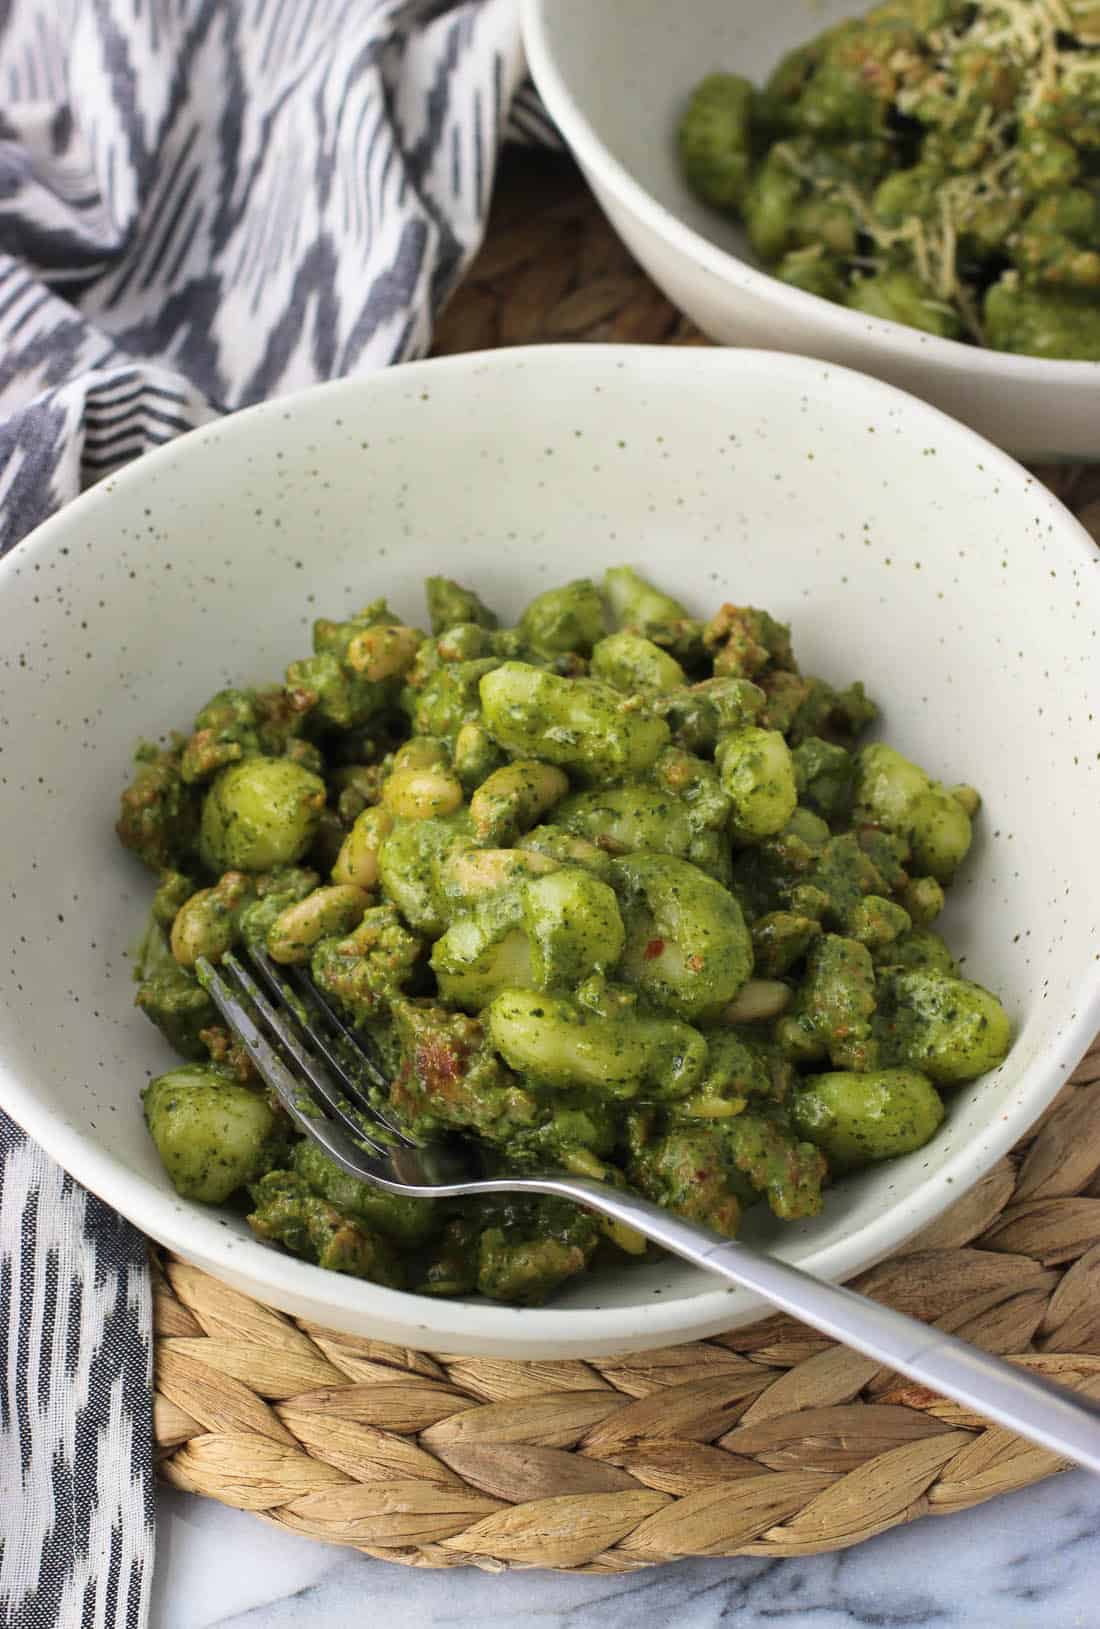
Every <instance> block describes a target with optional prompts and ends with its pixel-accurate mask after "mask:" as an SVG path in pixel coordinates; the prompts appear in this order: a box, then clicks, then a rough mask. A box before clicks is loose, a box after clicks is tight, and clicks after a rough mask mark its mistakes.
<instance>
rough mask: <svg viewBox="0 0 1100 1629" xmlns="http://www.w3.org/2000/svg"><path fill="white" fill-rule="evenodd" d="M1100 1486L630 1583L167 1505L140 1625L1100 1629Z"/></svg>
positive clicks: (173, 1501)
mask: <svg viewBox="0 0 1100 1629" xmlns="http://www.w3.org/2000/svg"><path fill="white" fill-rule="evenodd" d="M1098 1535H1100V1483H1098V1482H1096V1481H1094V1480H1093V1479H1092V1478H1091V1477H1087V1476H1086V1475H1085V1474H1084V1473H1083V1472H1075V1473H1073V1474H1072V1475H1069V1476H1062V1477H1057V1478H1055V1479H1053V1480H1052V1481H1050V1482H1047V1483H1045V1484H1043V1485H1042V1486H1040V1487H1035V1488H1028V1489H1026V1490H1024V1491H1023V1492H1021V1493H1016V1494H1011V1495H1009V1496H1008V1497H1006V1498H1003V1499H998V1500H994V1501H992V1502H991V1503H990V1504H987V1505H984V1506H982V1507H980V1508H979V1509H977V1510H972V1511H967V1512H964V1513H963V1514H962V1515H958V1516H951V1517H948V1518H942V1519H939V1520H934V1519H928V1520H925V1521H921V1522H917V1523H914V1524H913V1525H912V1526H909V1527H905V1528H899V1529H895V1531H894V1532H892V1533H885V1534H883V1535H882V1537H881V1538H877V1539H872V1540H871V1541H870V1542H869V1543H868V1544H864V1545H861V1546H860V1547H859V1548H857V1549H854V1550H847V1551H843V1552H841V1553H839V1554H836V1555H821V1556H812V1557H809V1558H807V1559H806V1560H799V1561H777V1562H767V1561H755V1560H734V1561H698V1562H684V1563H681V1564H680V1565H678V1566H672V1567H661V1568H656V1569H653V1570H651V1571H648V1572H642V1573H636V1574H634V1575H633V1576H630V1577H626V1578H570V1577H566V1576H561V1577H559V1576H556V1575H554V1574H539V1573H512V1574H509V1575H505V1576H501V1577H487V1576H486V1575H485V1574H484V1573H481V1572H477V1571H475V1570H473V1569H469V1570H466V1569H463V1570H458V1569H455V1570H453V1571H449V1572H445V1573H437V1572H420V1571H414V1570H412V1569H410V1568H407V1567H395V1566H387V1565H386V1564H385V1563H384V1562H380V1561H372V1560H369V1559H368V1558H367V1557H366V1556H360V1555H356V1554H354V1553H352V1552H345V1551H342V1550H339V1549H336V1548H333V1547H331V1546H328V1545H322V1544H315V1543H313V1542H312V1541H310V1540H308V1539H299V1538H295V1537H292V1536H290V1535H288V1534H283V1533H280V1532H279V1531H278V1530H277V1529H275V1528H272V1527H268V1526H267V1525H266V1524H265V1523H263V1522H260V1521H258V1520H257V1519H256V1518H255V1517H254V1516H249V1515H245V1514H242V1513H241V1512H239V1511H235V1510H225V1509H222V1508H221V1506H219V1505H215V1504H213V1503H211V1502H210V1501H207V1500H201V1499H195V1498H192V1497H190V1496H189V1495H185V1494H177V1493H171V1492H162V1494H161V1505H160V1527H159V1539H158V1545H157V1566H156V1574H155V1578H154V1584H153V1608H152V1613H151V1618H150V1625H149V1629H214V1626H215V1625H217V1626H218V1629H283V1626H284V1625H286V1626H289V1625H293V1626H294V1629H364V1626H366V1629H370V1626H375V1625H379V1624H384V1625H387V1626H388V1629H444V1626H446V1629H484V1626H485V1623H486V1620H491V1623H492V1629H532V1626H537V1629H597V1626H598V1629H665V1626H666V1625H669V1626H672V1629H717V1626H718V1625H719V1624H724V1623H727V1622H736V1624H737V1629H956V1626H958V1629H1040V1626H1041V1629H1096V1626H1097V1625H1098V1624H1100V1543H1097V1537H1098Z"/></svg>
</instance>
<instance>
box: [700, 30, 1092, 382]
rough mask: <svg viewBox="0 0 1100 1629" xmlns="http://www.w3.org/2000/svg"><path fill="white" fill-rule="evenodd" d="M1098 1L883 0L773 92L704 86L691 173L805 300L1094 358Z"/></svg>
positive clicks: (788, 61) (773, 83) (722, 83)
mask: <svg viewBox="0 0 1100 1629" xmlns="http://www.w3.org/2000/svg"><path fill="white" fill-rule="evenodd" d="M1098 17H1100V13H1098V12H1097V9H1096V6H1095V4H1094V3H1093V0H1060V3H1058V4H1043V3H1041V0H977V3H974V0H886V3H885V4H883V5H879V6H877V7H876V8H875V9H874V10H872V11H870V12H868V13H867V15H866V16H865V17H862V18H856V19H852V20H846V21H843V22H840V23H837V24H835V25H834V26H833V27H831V28H829V29H828V30H827V31H826V32H824V33H823V34H821V35H820V36H818V37H817V38H815V39H812V40H810V41H808V42H807V43H806V44H805V45H802V46H800V47H798V48H797V49H796V50H794V51H791V52H789V53H788V54H787V55H786V56H785V57H784V58H783V59H782V61H781V62H780V63H779V65H778V67H777V68H776V69H775V70H774V72H773V73H772V74H771V76H770V77H769V79H768V80H767V82H766V84H765V85H764V86H763V88H762V89H761V90H757V89H756V88H755V87H754V86H753V85H752V84H751V83H750V82H749V80H747V79H745V78H743V77H741V76H740V75H737V74H729V73H715V74H711V75H709V76H708V77H707V78H706V79H704V80H703V81H702V83H701V84H699V85H698V86H697V87H696V89H695V91H694V93H693V95H692V97H691V100H690V102H689V105H688V107H687V109H686V111H685V113H684V115H683V117H682V120H681V123H680V155H681V161H682V163H683V167H684V173H685V175H686V177H687V180H688V182H689V183H690V185H691V186H692V187H693V189H694V190H695V191H696V193H697V194H698V195H699V196H700V197H701V198H703V199H704V200H705V201H706V202H707V203H709V204H711V205H712V206H714V207H716V208H718V209H721V210H724V211H729V212H732V213H733V214H734V215H736V216H737V217H739V218H740V219H742V220H744V222H745V224H746V227H747V229H748V235H749V240H750V242H751V244H752V246H753V248H754V249H755V250H756V252H757V253H758V254H759V255H760V257H761V259H762V260H763V261H764V262H765V264H767V265H768V266H770V267H771V268H772V269H773V271H774V274H775V276H776V277H778V278H780V279H781V280H782V281H783V282H785V283H789V284H790V285H791V286H792V287H795V288H800V289H803V290H805V291H807V292H808V293H811V294H817V295H821V296H823V297H824V298H825V299H828V300H833V301H836V302H837V303H839V304H842V305H847V306H849V307H851V309H853V310H854V311H858V312H863V313H865V314H867V315H870V316H876V317H887V318H891V319H893V320H894V321H896V322H902V323H906V324H908V325H909V326H911V327H914V328H919V329H922V330H924V331H925V332H926V333H929V334H934V335H936V336H938V337H940V338H943V339H965V340H969V341H972V342H973V343H975V344H978V345H987V346H989V347H991V348H992V349H994V350H999V351H1014V352H1017V353H1020V354H1022V355H1026V356H1034V357H1044V358H1051V359H1061V358H1065V359H1079V360H1085V361H1094V362H1095V361H1100V22H1098Z"/></svg>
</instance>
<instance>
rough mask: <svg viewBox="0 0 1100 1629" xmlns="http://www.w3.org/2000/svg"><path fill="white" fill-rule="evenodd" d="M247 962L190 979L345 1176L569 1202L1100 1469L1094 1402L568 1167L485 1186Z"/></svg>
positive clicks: (284, 987)
mask: <svg viewBox="0 0 1100 1629" xmlns="http://www.w3.org/2000/svg"><path fill="white" fill-rule="evenodd" d="M246 954H248V955H249V957H250V959H251V962H252V964H253V966H254V968H255V970H256V973H257V974H258V975H259V979H258V980H257V978H255V977H253V974H252V972H250V971H249V969H248V967H246V966H245V965H244V963H243V961H242V960H241V959H240V958H238V957H237V956H236V955H228V956H226V957H225V958H224V960H223V961H222V962H221V963H220V965H219V966H218V967H213V966H212V965H211V964H210V963H209V962H207V961H206V960H205V959H202V958H200V960H199V962H198V964H197V968H196V971H197V973H198V976H199V978H200V980H201V982H202V984H203V985H204V987H205V988H206V989H207V991H208V992H209V994H210V995H211V997H212V998H213V1000H214V1002H215V1003H216V1005H217V1006H218V1008H219V1009H220V1011H221V1013H222V1015H223V1017H224V1018H225V1020H226V1023H227V1024H228V1025H229V1027H230V1028H231V1029H232V1030H233V1031H234V1033H235V1034H236V1035H237V1036H238V1037H239V1039H240V1040H241V1042H242V1043H243V1045H244V1047H245V1048H246V1050H247V1052H248V1054H249V1056H250V1057H251V1058H252V1061H253V1062H254V1063H255V1065H256V1068H257V1069H258V1070H259V1072H260V1075H261V1076H262V1077H263V1079H264V1080H265V1081H266V1083H267V1085H268V1086H270V1087H271V1089H272V1090H273V1091H274V1092H275V1094H276V1095H277V1097H278V1098H279V1101H280V1102H281V1103H282V1105H283V1107H284V1108H285V1109H286V1111H287V1113H288V1114H289V1115H290V1117H291V1119H292V1120H293V1121H294V1123H295V1124H296V1125H297V1126H298V1128H299V1129H300V1130H301V1131H303V1132H304V1133H305V1135H306V1136H307V1137H311V1138H312V1139H313V1141H314V1142H315V1143H317V1144H319V1146H320V1147H321V1148H323V1149H324V1151H325V1153H326V1154H327V1155H328V1156H329V1158H330V1159H332V1160H335V1162H336V1163H337V1165H340V1166H342V1167H343V1169H344V1170H345V1171H348V1172H349V1173H350V1174H351V1175H352V1176H353V1177H358V1178H359V1180H360V1181H362V1182H369V1183H372V1184H373V1185H374V1186H375V1187H377V1188H383V1189H385V1190H386V1191H387V1192H388V1193H395V1194H404V1195H407V1196H409V1197H412V1198H417V1199H446V1198H453V1197H457V1196H461V1195H466V1194H490V1193H519V1194H553V1195H556V1196H557V1197H558V1198H561V1199H571V1200H574V1201H575V1202H576V1203H577V1204H578V1205H584V1206H587V1207H588V1208H589V1209H591V1210H595V1211H599V1212H600V1213H601V1214H602V1215H604V1216H609V1217H611V1218H613V1219H614V1220H615V1221H617V1222H623V1223H625V1224H626V1225H627V1226H628V1227H632V1228H636V1229H637V1230H638V1232H639V1233H643V1234H645V1235H646V1237H647V1238H649V1239H652V1240H653V1241H654V1243H656V1244H659V1245H661V1246H662V1248H663V1249H665V1250H670V1251H671V1252H672V1253H673V1254H674V1255H677V1256H681V1257H683V1259H684V1260H685V1261H689V1262H691V1263H692V1265H693V1266H696V1267H704V1268H706V1270H707V1271H708V1272H711V1273H714V1274H716V1275H717V1276H718V1277H719V1278H723V1279H725V1280H726V1281H727V1283H730V1284H738V1285H741V1286H742V1287H743V1288H745V1289H748V1290H753V1291H755V1292H756V1293H757V1294H758V1295H762V1296H763V1297H764V1298H765V1299H766V1300H768V1301H770V1302H771V1303H772V1305H773V1306H776V1307H779V1308H781V1309H782V1310H783V1311H784V1312H789V1313H791V1314H793V1315H794V1317H796V1318H799V1319H801V1320H802V1321H803V1322H804V1323H807V1324H810V1325H811V1326H812V1327H813V1328H815V1329H819V1330H821V1332H822V1333H823V1334H825V1335H829V1336H831V1337H832V1338H833V1339H834V1340H837V1341H841V1342H843V1344H844V1345H846V1346H851V1347H853V1348H854V1349H855V1350H856V1351H857V1352H864V1353H866V1355H867V1356H868V1357H871V1358H874V1359H876V1360H877V1361H878V1362H880V1363H882V1364H885V1365H886V1366H887V1367H888V1368H890V1369H896V1370H898V1371H899V1372H900V1373H901V1374H904V1375H907V1376H908V1377H909V1378H910V1379H911V1380H916V1381H918V1382H920V1383H921V1384H922V1385H925V1386H929V1387H931V1388H932V1390H934V1391H936V1392H939V1393H942V1394H943V1395H944V1396H946V1397H952V1398H954V1399H955V1401H956V1402H959V1403H962V1404H963V1405H964V1406H965V1407H967V1408H970V1409H973V1410H975V1411H976V1412H977V1413H979V1414H981V1415H983V1416H984V1417H985V1418H986V1419H989V1420H995V1421H997V1422H998V1423H999V1424H1000V1425H1004V1426H1008V1427H1010V1428H1011V1429H1012V1430H1013V1431H1016V1432H1018V1433H1019V1434H1020V1435H1021V1436H1023V1437H1028V1438H1030V1439H1031V1440H1032V1441H1033V1442H1037V1443H1041V1444H1042V1445H1043V1446H1044V1447H1045V1448H1050V1449H1052V1450H1053V1451H1054V1452H1055V1453H1056V1454H1060V1455H1062V1456H1064V1457H1065V1458H1066V1459H1069V1460H1073V1461H1076V1462H1077V1463H1078V1464H1080V1465H1083V1466H1086V1467H1087V1468H1088V1469H1089V1470H1091V1471H1095V1472H1096V1473H1097V1474H1100V1404H1098V1403H1096V1402H1094V1401H1093V1400H1092V1399H1091V1398H1088V1397H1081V1396H1078V1395H1076V1394H1074V1393H1073V1392H1070V1391H1068V1390H1066V1389H1065V1388H1063V1387H1061V1386H1057V1385H1054V1384H1052V1383H1051V1382H1050V1381H1047V1380H1044V1379H1042V1378H1041V1377H1039V1376H1037V1375H1033V1374H1029V1373H1028V1372H1027V1371H1026V1370H1024V1369H1019V1368H1015V1367H1013V1365H1011V1364H1009V1363H1006V1362H1005V1361H1004V1360H1003V1359H1002V1358H999V1357H994V1356H992V1355H991V1354H990V1353H988V1352H983V1351H980V1350H979V1349H978V1348H977V1347H976V1346H971V1345H969V1344H968V1343H967V1342H966V1341H962V1340H959V1339H958V1338H957V1337H956V1336H954V1335H946V1334H943V1333H942V1332H941V1331H940V1330H937V1329H933V1328H930V1327H929V1326H928V1325H927V1324H922V1323H918V1322H917V1320H916V1319H915V1318H909V1317H906V1316H905V1314H904V1313H900V1312H895V1311H893V1309H892V1308H890V1307H885V1306H881V1305H880V1304H879V1303H878V1302H877V1301H872V1300H870V1299H869V1297H867V1296H863V1295H859V1294H857V1293H856V1292H854V1291H853V1290H848V1289H844V1288H842V1287H841V1286H839V1285H836V1284H828V1283H825V1282H824V1281H823V1280H821V1279H817V1278H814V1277H812V1276H811V1275H810V1274H809V1273H806V1272H803V1271H802V1270H801V1269H800V1268H798V1267H792V1266H791V1265H790V1264H789V1263H787V1262H785V1261H779V1260H777V1259H776V1258H775V1257H773V1256H769V1255H767V1254H765V1253H764V1252H763V1251H760V1250H755V1249H753V1248H752V1246H751V1245H747V1244H743V1243H741V1242H740V1241H739V1240H731V1239H726V1238H723V1237H722V1236H721V1235H720V1234H718V1233H714V1232H712V1231H711V1230H710V1229H709V1228H705V1227H700V1226H699V1225H697V1224H696V1223H694V1222H687V1221H685V1220H684V1219H683V1218H682V1217H680V1216H676V1215H674V1214H672V1213H671V1212H670V1211H667V1210H663V1209H662V1208H661V1207H660V1206H659V1205H654V1204H651V1203H650V1202H649V1200H647V1199H643V1198H641V1197H640V1196H638V1195H637V1194H633V1193H624V1192H621V1191H620V1190H619V1189H616V1188H611V1187H608V1186H607V1185H606V1184H604V1183H602V1182H596V1181H593V1180H591V1179H590V1178H588V1177H579V1176H572V1175H570V1174H569V1173H568V1172H565V1171H560V1172H559V1171H546V1172H542V1173H539V1174H538V1175H535V1176H528V1175H523V1176H518V1175H517V1176H512V1175H507V1174H505V1175H501V1176H490V1177H486V1176H484V1175H482V1174H481V1170H480V1166H479V1162H478V1158H477V1153H476V1150H475V1149H474V1148H473V1147H472V1146H470V1145H464V1144H462V1143H461V1142H458V1141H456V1142H454V1143H449V1142H448V1143H436V1142H428V1143H416V1142H414V1141H413V1140H412V1139H411V1138H410V1137H409V1136H408V1135H407V1133H406V1132H404V1131H403V1130H402V1129H401V1127H400V1125H398V1124H397V1122H396V1121H394V1120H392V1119H391V1118H390V1117H389V1116H388V1115H387V1114H386V1113H385V1112H384V1110H383V1109H382V1108H381V1107H380V1106H379V1102H378V1095H379V1094H384V1093H385V1092H386V1091H387V1090H388V1085H389V1082H388V1080H387V1077H386V1075H385V1074H384V1072H383V1071H382V1070H381V1068H380V1067H379V1065H378V1063H377V1061H376V1060H375V1059H374V1058H373V1057H372V1056H370V1054H369V1052H368V1050H367V1049H366V1048H365V1047H364V1046H363V1045H361V1044H360V1042H359V1040H358V1039H357V1038H356V1036H355V1035H354V1034H353V1033H352V1032H351V1031H350V1030H349V1029H348V1028H347V1026H346V1025H345V1024H344V1023H343V1022H342V1021H341V1019H340V1018H339V1017H338V1016H337V1015H336V1013H335V1012H333V1010H332V1008H331V1007H330V1005H329V1004H328V1002H327V1001H326V1000H325V998H324V997H323V995H322V994H321V992H320V991H319V990H318V989H317V988H316V986H315V985H314V984H313V983H312V982H311V981H310V980H309V979H308V978H307V977H306V976H305V974H304V973H302V972H301V970H300V969H298V968H285V967H277V966H276V965H275V963H274V962H272V961H271V960H270V958H269V957H268V956H267V955H266V953H265V952H263V951H251V952H246ZM372 1087H373V1088H374V1094H373V1095H372V1094H371V1093H370V1088H372Z"/></svg>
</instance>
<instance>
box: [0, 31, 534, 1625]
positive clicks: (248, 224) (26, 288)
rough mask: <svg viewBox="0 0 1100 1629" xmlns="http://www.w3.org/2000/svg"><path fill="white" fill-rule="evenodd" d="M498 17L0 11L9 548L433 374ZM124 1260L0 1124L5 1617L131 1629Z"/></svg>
mask: <svg viewBox="0 0 1100 1629" xmlns="http://www.w3.org/2000/svg"><path fill="white" fill-rule="evenodd" d="M523 73H524V67H523V56H522V51H521V47H520V40H519V28H518V22H517V16H516V5H515V0H461V3H457V0H434V3H432V0H0V553H2V552H3V551H4V550H5V549H8V548H11V547H12V546H13V545H15V544H16V543H18V541H19V539H20V538H22V537H24V536H25V535H26V534H27V532H29V531H30V530H31V528H32V527H34V526H35V525H37V524H38V522H39V521H41V520H43V519H45V517H46V516H47V515H49V514H51V513H52V512H53V511H54V510H55V509H57V508H58V507H59V506H60V505H61V504H63V503H64V502H66V501H67V500H68V499H69V498H72V497H74V496H75V495H76V494H77V493H78V492H79V491H80V490H81V488H82V487H84V486H87V485H88V484H89V483H91V482H93V481H95V480H97V479H99V478H100V477H101V476H103V475H106V474H108V473H109V472H110V471H111V470H113V469H116V468H117V467H118V466H119V465H121V464H123V463H125V462H127V461H128V460H129V459H131V458H134V457H136V456H137V455H138V454H140V453H142V452H144V451H146V450H147V449H148V448H150V447H154V446H157V445H158V444H159V443H161V442H163V441H166V440H168V439H170V438H171V437H172V436H174V435H176V434H178V433H179V432H180V431H181V430H185V429H188V428H191V427H192V426H194V425H196V424H201V423H203V422H204V421H206V420H207V419H210V418H213V417H215V416H216V415H218V414H220V413H224V412H230V411H232V410H233V409H234V408H237V407H243V406H246V405H247V404H249V403H251V402H255V401H259V400H262V399H263V398H265V397H269V396H273V395H277V394H279V393H280V392H283V391H287V390H294V389H298V388H300V387H301V386H304V385H309V384H313V383H315V382H316V381H317V380H321V379H328V378H333V377H335V376H337V375H343V374H349V373H357V372H362V371H365V370H366V369H369V368H375V367H381V366H384V365H386V364H389V363H393V362H400V361H403V360H406V359H408V358H410V357H413V356H418V355H421V354H423V352H424V351H425V350H426V349H427V347H428V343H429V340H430V336H431V325H432V318H433V316H434V314H435V312H436V311H437V310H438V308H439V306H440V304H441V302H442V301H443V300H444V299H445V298H446V296H447V295H448V294H449V293H450V291H451V290H452V289H453V288H454V286H455V284H456V282H457V281H458V279H459V278H460V276H461V274H462V272H463V270H464V269H465V267H466V265H467V264H468V263H469V261H470V259H471V257H472V255H473V253H474V252H475V250H476V248H477V246H478V244H479V242H480V239H481V234H482V231H483V227H484V222H485V214H486V209H487V206H488V200H489V189H490V184H491V181H492V175H493V170H494V166H495V161H496V155H497V152H498V150H499V147H500V143H501V141H502V139H503V138H504V136H505V135H506V134H507V135H511V136H513V137H518V138H519V139H525V140H536V141H548V142H551V143H554V142H555V138H554V136H553V132H552V130H551V129H550V127H549V125H548V124H547V121H546V119H545V116H544V115H543V114H542V113H541V111H540V109H539V106H538V103H537V100H536V99H535V97H534V95H533V93H532V92H531V90H530V87H529V86H527V85H525V84H524V81H523ZM151 1349H152V1339H151V1331H150V1291H149V1281H148V1274H147V1271H146V1266H145V1255H144V1245H143V1241H142V1239H141V1238H140V1236H139V1235H138V1234H136V1233H135V1231H134V1230H133V1229H132V1228H131V1227H130V1226H129V1225H128V1224H127V1223H125V1222H123V1221H122V1220H121V1219H120V1218H119V1217H118V1216H116V1215H114V1214H113V1213H112V1212H111V1211H110V1210H109V1209H108V1208H107V1207H106V1206H105V1205H104V1204H102V1203H101V1202H100V1201H99V1200H98V1199H96V1198H94V1197H93V1196H91V1195H89V1194H87V1193H85V1192H84V1191H83V1190H82V1189H81V1188H79V1187H78V1186H77V1185H76V1184H75V1183H74V1182H72V1180H71V1179H70V1178H69V1177H67V1176H66V1175H65V1174H64V1173H63V1172H62V1171H60V1170H59V1169H58V1168H57V1167H56V1166H55V1165H54V1164H53V1163H52V1162H51V1161H50V1160H48V1159H47V1158H46V1157H45V1155H44V1154H43V1153H42V1152H41V1151H40V1150H39V1149H38V1148H37V1147H35V1145H34V1144H33V1143H31V1142H29V1141H28V1139H27V1138H26V1137H25V1136H24V1135H23V1133H22V1132H21V1131H20V1130H19V1128H18V1127H17V1126H15V1125H13V1124H12V1122H11V1121H10V1120H8V1119H7V1118H6V1117H5V1116H4V1115H3V1114H2V1113H0V1625H3V1626H4V1629H140V1625H142V1624H143V1623H144V1621H145V1615H146V1603H147V1599H148V1591H149V1581H150V1573H151V1568H152V1555H153V1472H152V1459H151V1421H150V1378H151V1376H150V1368H151Z"/></svg>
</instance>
